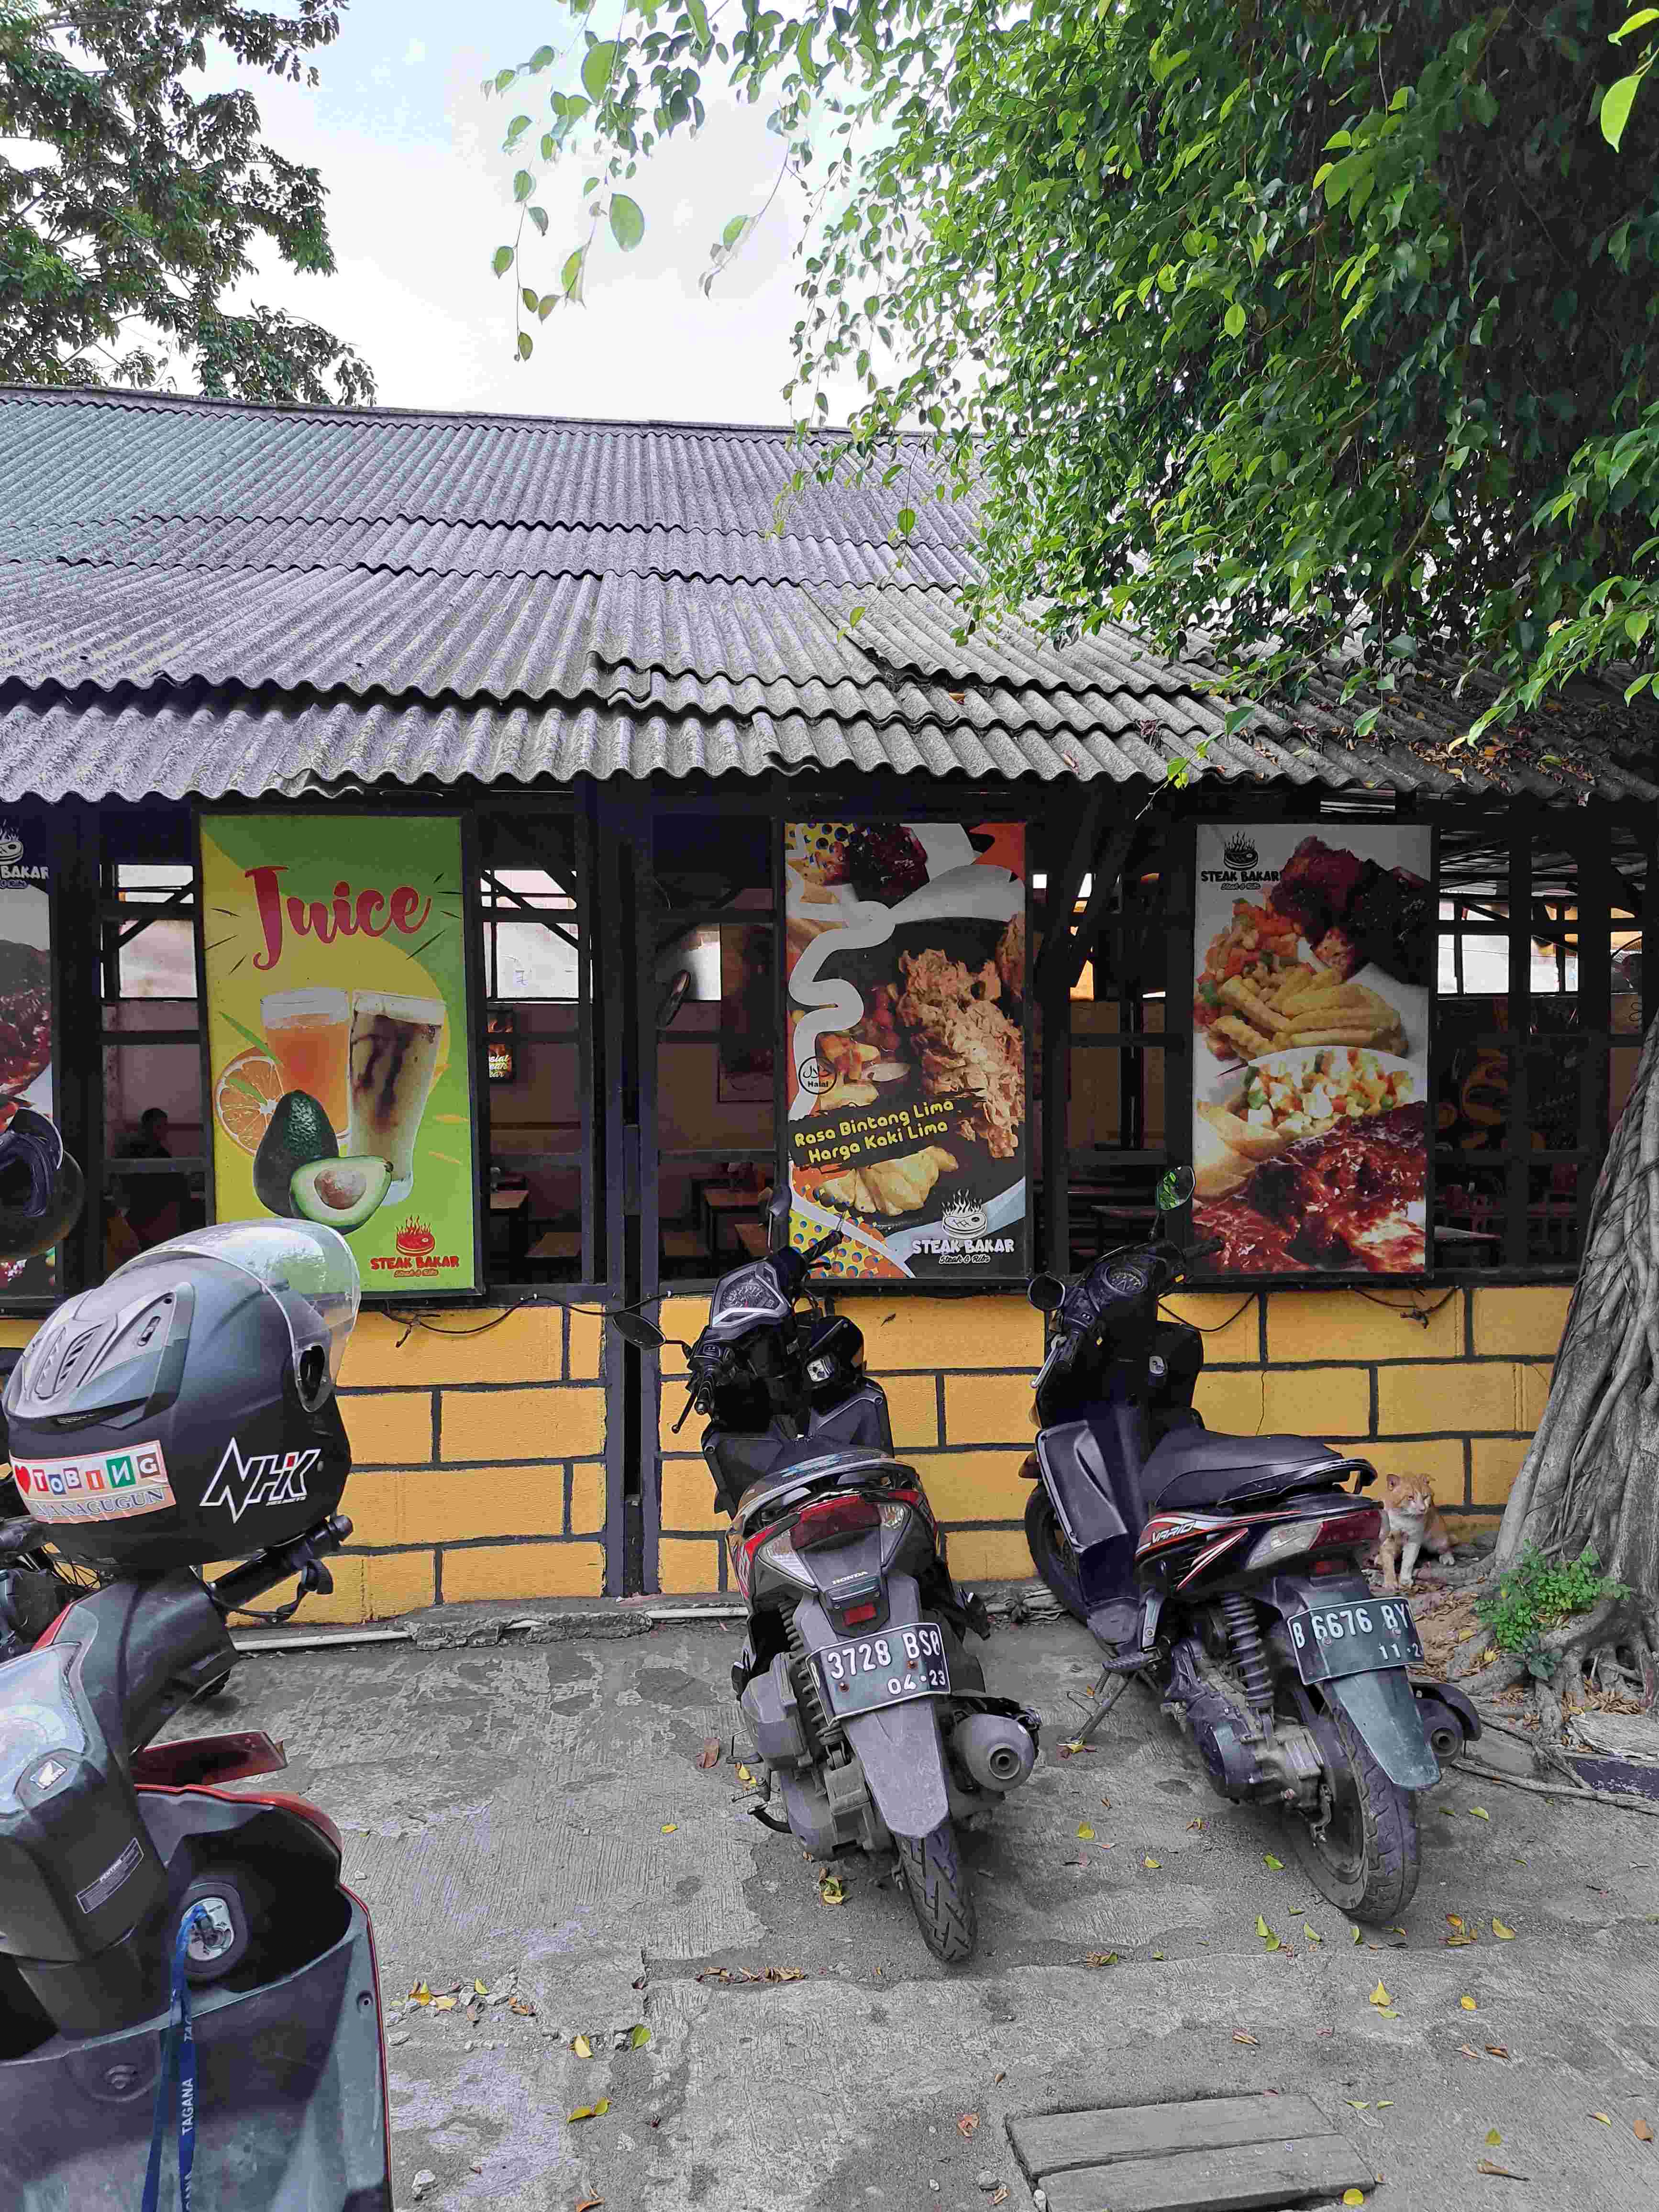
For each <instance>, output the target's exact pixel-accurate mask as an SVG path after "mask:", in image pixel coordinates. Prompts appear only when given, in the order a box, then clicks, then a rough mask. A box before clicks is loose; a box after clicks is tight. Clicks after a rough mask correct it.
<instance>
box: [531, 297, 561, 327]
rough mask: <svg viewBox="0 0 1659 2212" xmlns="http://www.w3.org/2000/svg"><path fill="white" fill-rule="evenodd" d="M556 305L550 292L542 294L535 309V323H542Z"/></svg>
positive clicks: (556, 302)
mask: <svg viewBox="0 0 1659 2212" xmlns="http://www.w3.org/2000/svg"><path fill="white" fill-rule="evenodd" d="M558 304H559V303H558V301H557V300H556V298H555V297H554V295H553V294H552V293H551V292H544V293H543V294H542V296H541V299H540V301H539V302H538V305H537V308H536V319H537V321H538V323H544V322H545V321H546V320H547V319H548V317H549V316H550V314H551V313H552V312H553V310H554V308H555V307H557V306H558Z"/></svg>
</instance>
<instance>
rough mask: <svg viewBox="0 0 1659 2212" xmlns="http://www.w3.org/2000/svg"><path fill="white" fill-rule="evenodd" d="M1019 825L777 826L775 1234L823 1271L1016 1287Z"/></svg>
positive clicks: (1024, 1141) (1022, 1199)
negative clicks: (830, 1242) (779, 1137)
mask: <svg viewBox="0 0 1659 2212" xmlns="http://www.w3.org/2000/svg"><path fill="white" fill-rule="evenodd" d="M1024 834H1025V833H1024V825H1023V824H1021V823H981V824H979V825H976V826H964V825H963V824H960V823H930V822H908V823H907V822H879V823H858V824H854V823H845V822H827V821H825V822H792V823H787V824H786V826H785V829H784V862H785V866H784V884H785V896H784V933H785V957H784V977H785V1005H786V1012H787V1024H788V1052H787V1094H788V1148H789V1181H790V1237H791V1241H792V1243H794V1245H795V1246H796V1247H797V1248H798V1249H804V1248H805V1246H806V1245H808V1244H810V1243H813V1242H815V1241H816V1240H817V1239H818V1238H819V1237H823V1235H824V1234H825V1233H826V1231H829V1230H830V1229H839V1230H840V1231H842V1238H843V1241H842V1243H841V1244H840V1245H839V1246H838V1247H837V1248H836V1250H835V1251H833V1252H831V1253H830V1254H829V1255H827V1257H826V1258H825V1259H824V1260H823V1261H822V1262H821V1263H820V1267H821V1272H822V1273H824V1274H826V1275H829V1276H831V1277H842V1278H855V1279H867V1280H878V1281H880V1280H886V1281H895V1280H902V1279H926V1280H948V1281H955V1282H961V1281H973V1282H1004V1281H1006V1282H1013V1281H1024V1278H1025V1276H1026V1274H1027V1273H1028V1272H1029V1269H1028V1252H1027V1236H1026V1176H1027V1153H1028V1132H1027V1126H1026V1122H1027V1101H1028V1097H1029V1091H1030V1084H1029V1081H1028V1070H1029V1063H1030V1056H1029V1052H1028V1048H1027V1023H1026V1006H1025V998H1026V959H1027V956H1026V942H1025V907H1026V895H1025V893H1026V885H1025V843H1024Z"/></svg>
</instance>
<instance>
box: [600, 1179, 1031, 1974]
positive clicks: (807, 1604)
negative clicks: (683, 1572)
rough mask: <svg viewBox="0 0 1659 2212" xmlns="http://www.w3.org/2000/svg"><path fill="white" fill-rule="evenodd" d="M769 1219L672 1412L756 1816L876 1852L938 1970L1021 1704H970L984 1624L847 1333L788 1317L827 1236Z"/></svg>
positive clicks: (954, 1957)
mask: <svg viewBox="0 0 1659 2212" xmlns="http://www.w3.org/2000/svg"><path fill="white" fill-rule="evenodd" d="M769 1218H770V1223H771V1243H772V1245H773V1248H774V1249H772V1250H771V1251H770V1252H769V1254H768V1255H767V1256H766V1257H765V1258H764V1259H763V1260H757V1261H749V1262H745V1263H744V1265H743V1266H742V1267H738V1268H736V1269H734V1270H733V1271H732V1273H730V1274H727V1275H726V1276H725V1277H724V1278H723V1279H721V1280H720V1283H719V1284H717V1285H716V1286H715V1289H714V1296H713V1297H712V1298H711V1299H710V1301H709V1307H708V1323H707V1325H706V1327H705V1328H703V1330H702V1334H701V1335H700V1336H699V1337H698V1339H697V1340H696V1343H695V1344H694V1345H691V1346H680V1349H681V1350H683V1351H685V1352H686V1353H687V1366H688V1376H687V1385H686V1387H687V1394H688V1395H687V1400H686V1406H685V1411H684V1413H682V1414H681V1416H680V1420H681V1422H684V1419H686V1417H687V1415H688V1414H690V1413H691V1412H693V1411H694V1410H695V1411H696V1412H697V1413H702V1414H704V1415H706V1416H707V1417H708V1428H707V1429H706V1430H705V1431H704V1432H703V1439H702V1449H703V1455H704V1457H705V1458H706V1459H707V1461H708V1471H709V1473H710V1474H712V1475H713V1477H714V1489H715V1493H716V1495H717V1497H718V1499H719V1502H720V1506H721V1508H722V1509H723V1510H725V1511H726V1512H727V1513H729V1514H730V1515H731V1516H732V1526H731V1528H730V1530H729V1531H728V1534H727V1539H726V1541H727V1544H728V1547H729V1549H730V1553H731V1559H732V1571H733V1574H734V1577H735V1578H736V1581H737V1585H738V1589H740V1590H741V1591H742V1592H743V1595H744V1598H745V1600H746V1601H747V1602H748V1607H749V1635H748V1639H747V1641H746V1642H745V1644H744V1648H743V1651H742V1653H741V1655H740V1656H739V1658H738V1663H737V1664H736V1666H734V1667H733V1668H732V1689H733V1691H734V1692H735V1693H736V1695H737V1697H738V1701H739V1703H740V1705H742V1708H743V1712H744V1718H745V1719H746V1721H747V1722H748V1723H749V1727H750V1730H751V1732H752V1734H753V1736H754V1740H755V1746H756V1749H757V1753H758V1754H759V1757H760V1759H761V1760H762V1761H763V1764H764V1766H765V1769H766V1773H767V1778H768V1785H769V1796H770V1792H771V1789H772V1787H773V1786H774V1785H775V1788H776V1790H777V1791H778V1792H779V1794H780V1795H781V1799H782V1803H783V1808H784V1813H785V1814H786V1816H787V1817H786V1818H785V1819H784V1820H779V1819H777V1818H776V1817H775V1815H774V1814H769V1812H768V1811H767V1810H766V1808H765V1807H764V1806H763V1807H761V1808H757V1812H758V1817H759V1818H761V1819H762V1820H764V1821H765V1822H766V1825H767V1826H769V1827H771V1828H774V1829H775V1830H777V1831H778V1832H780V1833H784V1832H787V1833H790V1834H793V1835H794V1836H795V1837H796V1838H799V1841H800V1842H801V1843H802V1844H804V1845H805V1847H806V1849H807V1850H810V1851H811V1852H812V1853H813V1854H814V1856H815V1857H822V1858H829V1857H835V1856H836V1855H837V1854H838V1853H841V1852H843V1851H848V1850H865V1851H869V1852H881V1851H885V1850H890V1849H896V1851H897V1854H898V1860H899V1864H900V1866H901V1867H902V1869H903V1872H904V1878H905V1882H906V1885H907V1887H908V1891H909V1895H910V1902H911V1904H912V1905H913V1906H914V1907H915V1915H916V1918H917V1920H918V1921H919V1923H921V1932H922V1936H923V1939H924V1941H925V1942H927V1948H929V1950H930V1951H932V1952H933V1954H934V1956H935V1957H936V1958H939V1959H941V1960H945V1961H946V1962H947V1963H952V1964H954V1963H957V1962H958V1961H960V1960H963V1959H966V1958H967V1957H969V1954H971V1952H972V1950H973V1948H974V1945H975V1940H976V1932H977V1929H976V1920H975V1907H974V1898H973V1893H972V1890H971V1888H970V1887H969V1875H968V1869H967V1868H966V1867H965V1866H964V1865H963V1860H962V1855H961V1850H960V1848H959V1845H958V1843H957V1834H956V1825H957V1823H958V1822H969V1821H977V1820H979V1819H980V1818H981V1816H982V1815H983V1814H987V1813H988V1812H989V1811H991V1810H992V1809H993V1808H994V1807H995V1806H997V1805H999V1804H1000V1802H1001V1801H1002V1798H1003V1796H1005V1795H1006V1792H1007V1791H1008V1790H1012V1789H1013V1788H1015V1787H1016V1786H1017V1785H1018V1784H1019V1783H1022V1782H1024V1779H1025V1778H1026V1777H1027V1775H1029V1774H1030V1771H1031V1769H1032V1767H1033V1766H1034V1765H1036V1755H1037V1729H1038V1722H1037V1716H1036V1714H1035V1713H1033V1712H1030V1711H1026V1710H1025V1709H1024V1707H1022V1706H1020V1705H1015V1704H1014V1703H1012V1701H1011V1700H1010V1699H1006V1698H994V1697H990V1696H988V1695H987V1693H986V1689H985V1671H984V1668H983V1667H982V1666H981V1663H980V1662H979V1660H978V1659H976V1658H975V1657H972V1656H970V1655H969V1652H968V1651H967V1650H966V1649H965V1648H964V1645H963V1638H964V1637H965V1636H966V1635H967V1634H969V1632H972V1633H973V1634H975V1635H976V1636H979V1637H981V1638H982V1637H985V1636H987V1635H988V1634H989V1632H990V1623H989V1620H988V1618H987V1614H986V1611H985V1606H984V1601H983V1600H982V1599H981V1598H980V1597H978V1596H976V1595H972V1594H970V1593H969V1592H968V1591H966V1590H964V1589H960V1588H959V1587H957V1585H956V1584H955V1583H952V1582H951V1577H950V1575H949V1573H948V1571H947V1570H946V1566H945V1547H944V1541H943V1539H942V1538H941V1536H940V1534H939V1526H938V1523H937V1522H935V1520H934V1518H933V1512H932V1510H931V1509H930V1508H929V1506H928V1504H927V1498H926V1496H925V1494H924V1493H923V1491H922V1487H921V1480H920V1479H919V1478H918V1476H917V1474H916V1473H915V1469H914V1468H908V1467H905V1466H903V1465H902V1464H901V1462H899V1461H898V1460H896V1458H895V1457H894V1455H893V1437H892V1430H891V1427H890V1423H889V1420H888V1415H887V1400H886V1397H885V1395H884V1392H883V1390H882V1388H881V1385H880V1383H877V1382H875V1381H873V1380H872V1378H871V1377H870V1376H867V1375H866V1373H865V1367H864V1339H863V1337H862V1335H861V1334H860V1331H859V1329H858V1327H857V1325H856V1324H855V1323H854V1322H853V1321H852V1320H850V1319H849V1318H848V1316H846V1315H844V1314H841V1315H836V1316H834V1317H833V1318H832V1317H830V1316H826V1315H824V1314H823V1313H822V1312H821V1311H820V1310H818V1308H817V1305H816V1304H812V1305H811V1311H810V1314H809V1315H808V1316H800V1315H798V1314H797V1312H796V1310H795V1307H796V1302H797V1300H798V1299H799V1297H801V1295H802V1293H803V1291H805V1285H806V1280H807V1277H808V1275H809V1273H811V1267H812V1264H813V1262H814V1261H816V1260H817V1259H819V1258H821V1257H822V1255H823V1254H824V1253H825V1252H828V1251H829V1250H830V1249H832V1248H833V1247H834V1246H835V1245H836V1244H837V1243H839V1242H840V1231H832V1232H831V1234H830V1235H829V1236H828V1237H823V1238H822V1239H820V1241H819V1242H818V1243H816V1244H814V1245H811V1247H810V1248H808V1249H805V1250H800V1251H796V1250H793V1249H787V1246H786V1245H785V1244H784V1240H785V1239H786V1238H787V1235H788V1218H789V1217H788V1204H787V1199H785V1198H782V1197H780V1199H779V1200H777V1201H775V1204H774V1206H773V1208H772V1211H771V1213H770V1217H769ZM612 1319H613V1320H614V1322H615V1323H616V1326H617V1329H618V1331H619V1332H620V1333H621V1334H623V1336H624V1337H625V1338H627V1340H629V1342H630V1343H632V1344H635V1345H638V1346H641V1347H645V1348H651V1349H654V1348H656V1347H658V1346H661V1345H662V1344H663V1343H664V1342H665V1339H664V1337H663V1336H662V1334H661V1333H660V1332H659V1330H658V1329H657V1328H654V1327H653V1324H652V1323H651V1322H647V1321H646V1320H644V1319H643V1318H642V1317H641V1316H639V1315H637V1314H634V1313H622V1314H617V1315H614V1316H612ZM677 1426H678V1425H677Z"/></svg>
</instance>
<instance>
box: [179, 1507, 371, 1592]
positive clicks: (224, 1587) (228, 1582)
mask: <svg viewBox="0 0 1659 2212" xmlns="http://www.w3.org/2000/svg"><path fill="white" fill-rule="evenodd" d="M350 1534H351V1523H350V1522H349V1521H348V1520H347V1518H346V1516H345V1515H344V1514H343V1513H331V1515H330V1516H329V1517H328V1519H327V1520H326V1521H324V1522H319V1524H318V1526H317V1527H316V1528H307V1531H306V1533H305V1534H304V1535H303V1536H295V1537H294V1538H293V1539H292V1540H291V1541H289V1542H288V1543H286V1544H273V1545H272V1546H271V1547H270V1550H269V1551H265V1552H260V1553H257V1554H256V1555H255V1556H254V1557H253V1558H252V1559H247V1560H245V1561H244V1562H243V1564H242V1565H240V1567H233V1568H232V1569H231V1571H230V1572H229V1573H228V1575H221V1576H220V1577H218V1579H217V1581H216V1582H210V1583H207V1584H206V1585H205V1588H206V1590H207V1594H208V1595H209V1596H210V1598H211V1599H212V1600H213V1602H214V1604H215V1605H216V1606H217V1607H218V1608H219V1610H220V1612H221V1613H235V1612H237V1611H239V1610H240V1608H241V1607H244V1606H248V1605H252V1602H253V1601H254V1599H255V1598H257V1597H263V1596H264V1594H265V1592H266V1591H267V1590H273V1589H276V1588H277V1587H278V1585H279V1584H280V1583H285V1582H287V1581H288V1579H289V1577H290V1576H291V1575H297V1574H301V1573H303V1572H304V1571H305V1569H306V1567H307V1565H309V1564H310V1562H311V1560H312V1559H314V1558H315V1556H316V1554H317V1553H319V1552H337V1551H338V1550H339V1548H340V1547H341V1545H342V1544H343V1543H344V1542H345V1541H346V1539H347V1537H348V1536H349V1535H350Z"/></svg>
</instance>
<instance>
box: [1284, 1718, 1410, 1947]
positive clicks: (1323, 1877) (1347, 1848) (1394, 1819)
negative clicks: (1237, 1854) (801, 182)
mask: <svg viewBox="0 0 1659 2212" xmlns="http://www.w3.org/2000/svg"><path fill="white" fill-rule="evenodd" d="M1325 1718H1326V1721H1327V1722H1328V1724H1329V1726H1330V1728H1331V1730H1332V1732H1333V1733H1334V1735H1336V1737H1337V1738H1338V1740H1339V1741H1340V1743H1341V1746H1342V1752H1343V1756H1344V1759H1345V1760H1346V1771H1345V1772H1343V1773H1340V1774H1338V1775H1336V1776H1334V1778H1333V1782H1334V1787H1333V1790H1332V1796H1333V1799H1334V1802H1333V1805H1332V1808H1331V1816H1330V1819H1329V1820H1328V1821H1327V1822H1326V1824H1325V1830H1324V1833H1323V1834H1322V1835H1320V1834H1316V1832H1315V1830H1314V1828H1313V1826H1312V1825H1311V1823H1310V1821H1308V1820H1306V1819H1304V1818H1302V1817H1301V1816H1299V1815H1297V1814H1291V1816H1290V1818H1291V1838H1292V1841H1293V1843H1294V1845H1295V1849H1296V1855H1297V1857H1298V1858H1299V1859H1300V1860H1301V1862H1302V1864H1303V1866H1304V1868H1305V1869H1307V1871H1308V1874H1309V1875H1310V1877H1311V1879H1312V1881H1313V1882H1314V1884H1315V1886H1316V1888H1317V1889H1318V1890H1319V1892H1320V1894H1321V1895H1322V1896H1323V1897H1327V1898H1328V1899H1330V1901H1331V1903H1332V1904H1333V1905H1340V1907H1341V1909H1342V1911H1344V1912H1346V1913H1349V1914H1351V1915H1352V1917H1353V1918H1354V1919H1356V1920H1362V1921H1367V1922H1370V1923H1374V1924H1376V1925H1377V1926H1380V1927H1389V1926H1391V1925H1392V1924H1393V1923H1394V1922H1395V1921H1396V1920H1398V1919H1399V1917H1400V1916H1401V1913H1402V1912H1403V1911H1405V1909H1406V1907H1407V1905H1409V1904H1410V1903H1411V1901H1412V1899H1413V1897H1414V1896H1415V1895H1416V1894H1417V1878H1418V1875H1419V1872H1420V1870H1421V1869H1420V1865H1419V1856H1418V1838H1417V1798H1416V1796H1415V1794H1414V1792H1413V1791H1411V1790H1401V1788H1399V1786H1398V1785H1397V1784H1395V1783H1392V1782H1390V1781H1389V1778H1388V1776H1387V1775H1386V1774H1384V1772H1383V1770H1382V1768H1381V1767H1380V1766H1379V1765H1377V1763H1376V1760H1375V1759H1373V1758H1372V1757H1371V1754H1370V1752H1369V1751H1368V1750H1367V1749H1366V1747H1365V1744H1364V1739H1363V1738H1362V1737H1361V1736H1360V1735H1359V1732H1358V1729H1356V1728H1355V1727H1354V1726H1353V1723H1352V1722H1351V1721H1350V1720H1349V1718H1348V1717H1347V1715H1346V1713H1344V1712H1342V1711H1340V1709H1339V1708H1337V1707H1336V1706H1334V1705H1332V1706H1327V1708H1326V1711H1325Z"/></svg>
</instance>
